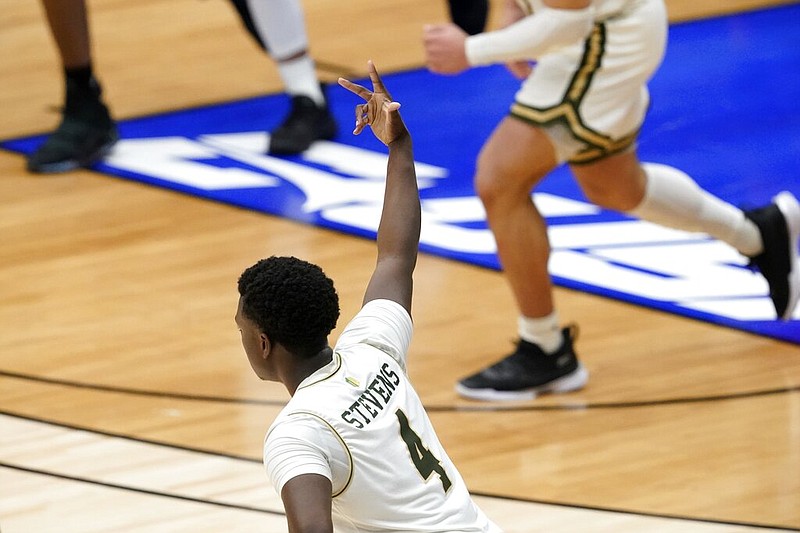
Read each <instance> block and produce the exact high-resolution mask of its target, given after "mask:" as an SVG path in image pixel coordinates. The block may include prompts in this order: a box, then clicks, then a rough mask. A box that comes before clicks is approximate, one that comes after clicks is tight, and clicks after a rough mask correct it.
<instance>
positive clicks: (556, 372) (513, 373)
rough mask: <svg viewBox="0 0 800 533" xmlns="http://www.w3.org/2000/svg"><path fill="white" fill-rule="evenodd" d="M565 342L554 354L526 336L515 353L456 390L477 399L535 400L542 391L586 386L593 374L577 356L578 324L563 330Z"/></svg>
mask: <svg viewBox="0 0 800 533" xmlns="http://www.w3.org/2000/svg"><path fill="white" fill-rule="evenodd" d="M561 334H562V336H563V337H564V342H563V343H562V344H561V348H559V349H558V351H557V352H556V353H554V354H550V355H547V354H545V353H544V352H543V351H542V349H541V348H539V346H537V345H536V344H531V343H530V342H526V341H524V340H522V339H520V340H519V342H518V343H517V348H516V350H515V351H514V353H512V354H511V355H508V356H507V357H505V358H504V359H501V360H500V361H498V362H497V363H495V364H493V365H492V366H490V367H488V368H485V369H484V370H481V371H480V372H478V373H477V374H473V375H471V376H469V377H467V378H464V379H462V380H461V381H459V382H458V383H457V384H456V392H458V394H460V395H461V396H464V397H465V398H471V399H473V400H487V401H494V400H532V399H534V398H536V396H537V394H539V393H542V392H569V391H574V390H578V389H581V388H583V386H584V385H586V381H587V380H588V379H589V373H588V372H587V371H586V369H584V368H583V365H581V363H580V361H578V359H577V357H576V356H575V350H574V349H573V342H574V340H575V338H576V337H577V328H576V327H575V326H572V327H567V328H564V329H563V330H561Z"/></svg>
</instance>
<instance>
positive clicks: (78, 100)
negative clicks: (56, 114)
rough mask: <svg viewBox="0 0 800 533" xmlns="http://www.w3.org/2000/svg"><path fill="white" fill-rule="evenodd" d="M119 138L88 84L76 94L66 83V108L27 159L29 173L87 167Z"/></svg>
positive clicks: (96, 91) (95, 89)
mask: <svg viewBox="0 0 800 533" xmlns="http://www.w3.org/2000/svg"><path fill="white" fill-rule="evenodd" d="M118 139H119V134H118V132H117V126H116V124H115V123H114V120H113V119H112V118H111V115H110V114H109V112H108V108H107V107H106V106H105V104H103V102H102V100H101V99H100V87H99V86H98V85H97V83H96V82H94V81H92V88H91V90H90V91H89V92H88V93H83V94H78V91H77V89H75V87H74V86H73V84H72V82H70V81H68V82H67V97H66V105H65V106H64V112H63V116H62V119H61V123H60V124H59V126H58V128H56V130H55V131H54V132H53V133H52V134H50V136H49V137H48V138H47V139H46V140H45V141H44V143H42V145H41V146H39V148H37V149H36V151H35V152H33V153H32V154H31V155H29V156H28V160H27V167H28V170H30V171H31V172H36V173H41V174H51V173H58V172H68V171H70V170H73V169H75V168H78V167H86V166H89V165H91V164H93V163H95V162H96V161H98V160H100V159H102V158H103V156H105V155H106V154H107V153H108V152H109V151H110V150H111V147H112V146H114V143H116V142H117V140H118Z"/></svg>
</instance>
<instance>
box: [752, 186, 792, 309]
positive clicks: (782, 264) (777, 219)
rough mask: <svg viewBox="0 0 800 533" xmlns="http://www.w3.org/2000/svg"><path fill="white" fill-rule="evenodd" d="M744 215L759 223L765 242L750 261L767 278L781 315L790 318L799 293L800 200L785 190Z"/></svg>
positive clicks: (770, 292) (762, 238)
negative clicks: (762, 247) (799, 202)
mask: <svg viewBox="0 0 800 533" xmlns="http://www.w3.org/2000/svg"><path fill="white" fill-rule="evenodd" d="M745 216H746V217H747V218H749V219H750V220H752V221H753V223H755V225H756V226H758V230H759V232H761V240H762V242H763V244H764V251H763V252H761V253H760V254H759V255H757V256H755V257H751V258H750V265H751V266H753V267H756V268H758V271H759V272H761V275H763V276H764V278H766V280H767V283H768V284H769V296H770V298H772V303H773V304H774V305H775V312H776V313H777V314H778V318H779V319H782V320H789V319H790V318H792V314H793V313H794V309H795V307H796V306H797V301H798V297H800V272H798V269H797V255H798V246H797V240H798V237H800V204H798V202H797V199H796V198H795V197H794V196H793V195H792V194H791V193H789V192H786V191H784V192H782V193H780V194H778V195H777V196H775V198H773V203H771V204H770V205H768V206H765V207H761V208H758V209H753V210H751V211H745Z"/></svg>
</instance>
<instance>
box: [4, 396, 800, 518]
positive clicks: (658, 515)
mask: <svg viewBox="0 0 800 533" xmlns="http://www.w3.org/2000/svg"><path fill="white" fill-rule="evenodd" d="M0 415H5V416H8V417H11V418H18V419H22V420H29V421H31V422H37V423H41V424H47V425H51V426H57V427H62V428H65V429H71V430H74V431H82V432H85V433H92V434H96V435H103V436H107V437H113V438H118V439H124V440H128V441H132V442H140V443H143V444H150V445H154V446H162V447H165V448H171V449H176V450H183V451H188V452H193V453H199V454H204V455H211V456H217V457H225V458H229V459H236V460H241V461H247V462H251V463H261V459H254V458H251V457H245V456H239V455H233V454H226V453H221V452H216V451H211V450H204V449H201V448H192V447H189V446H181V445H176V444H171V443H168V442H163V441H157V440H150V439H143V438H140V437H133V436H130V435H125V434H119V433H112V432H110V431H100V430H95V429H91V428H88V427H85V426H78V425H74V424H66V423H63V422H58V421H54V420H47V419H44V418H38V417H33V416H27V415H22V414H18V413H13V412H10V411H6V410H4V409H0ZM2 467H4V468H10V469H14V470H20V471H24V472H30V473H33V474H40V475H45V476H51V477H55V478H60V479H67V480H71V481H77V482H81V483H90V484H94V485H101V486H105V487H110V488H114V489H120V490H127V491H132V492H141V493H144V494H150V495H154V496H162V497H165V498H175V499H181V500H187V501H193V502H197V503H207V504H209V505H217V506H221V507H229V508H233V509H241V510H245V511H254V512H260V513H268V514H273V515H279V516H283V515H284V513H282V512H279V511H272V510H269V509H262V508H259V507H249V506H243V505H237V504H228V503H224V502H218V501H215V500H204V499H201V498H193V497H189V496H181V495H178V494H171V493H167V492H158V491H151V490H147V489H139V488H136V487H128V486H125V485H119V484H115V483H107V482H103V481H97V480H93V479H89V478H83V477H78V476H68V475H64V474H59V473H57V472H50V471H46V470H38V469H33V468H28V467H24V466H19V465H13V464H10V463H6V462H4V461H2V460H0V468H2ZM470 494H472V495H473V496H479V497H483V498H493V499H497V500H503V501H513V502H519V503H532V504H541V505H552V506H555V507H563V508H567V509H583V510H588V511H599V512H606V513H617V514H624V515H628V516H642V517H649V518H661V519H669V520H681V521H686V522H699V523H706V524H719V525H726V526H741V527H751V528H756V529H767V530H777V531H800V528H795V527H792V526H783V525H771V524H762V523H757V522H740V521H726V520H715V519H710V518H694V517H690V516H683V515H672V514H662V513H651V512H646V511H631V510H627V509H617V508H613V507H600V506H592V505H581V504H571V503H566V502H554V501H548V500H538V499H532V498H531V499H528V498H519V497H513V496H502V495H496V494H490V493H486V492H473V491H470Z"/></svg>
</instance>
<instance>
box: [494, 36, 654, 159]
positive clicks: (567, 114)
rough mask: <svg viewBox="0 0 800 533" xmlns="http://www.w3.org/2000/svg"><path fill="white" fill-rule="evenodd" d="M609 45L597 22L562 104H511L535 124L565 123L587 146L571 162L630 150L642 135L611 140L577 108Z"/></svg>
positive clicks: (514, 114) (515, 113)
mask: <svg viewBox="0 0 800 533" xmlns="http://www.w3.org/2000/svg"><path fill="white" fill-rule="evenodd" d="M605 45H606V26H605V24H604V23H602V22H598V23H597V24H595V25H594V28H593V29H592V33H591V34H589V37H588V38H587V39H586V42H585V45H584V51H583V57H582V58H581V63H580V65H579V66H578V68H577V70H576V71H575V74H574V75H573V76H572V80H570V83H569V86H568V88H567V91H566V94H565V95H564V99H563V100H562V101H561V103H559V104H557V105H554V106H551V107H546V108H538V107H532V106H527V105H524V104H520V103H519V102H515V103H514V104H513V105H512V106H511V112H510V113H511V116H512V117H514V118H517V119H519V120H522V121H524V122H527V123H529V124H533V125H535V126H548V125H551V124H555V123H559V122H560V123H562V124H564V125H565V126H566V127H567V128H568V129H569V131H570V132H571V133H572V135H573V136H574V137H575V138H576V139H578V140H580V141H583V142H585V143H586V144H587V145H588V146H586V148H584V149H582V150H581V151H579V152H578V153H577V154H575V155H574V156H572V157H571V158H570V159H569V160H568V162H569V163H572V164H585V163H591V162H593V161H597V160H598V159H602V158H604V157H606V156H609V155H611V154H615V153H619V152H622V151H624V150H626V149H628V148H629V147H630V146H631V145H632V144H633V143H634V141H635V140H636V137H637V136H638V135H639V130H638V128H637V129H636V131H634V132H633V133H630V134H628V135H626V136H624V137H622V138H620V139H612V138H611V137H609V136H608V135H605V134H603V133H600V132H598V131H595V130H593V129H592V128H590V127H589V126H587V125H586V124H584V123H583V120H581V116H580V113H579V111H578V109H579V108H580V105H581V102H582V101H583V99H584V97H585V96H586V93H587V92H588V90H589V86H590V84H591V82H592V78H593V77H594V75H595V73H597V71H598V70H599V69H600V66H601V64H602V58H603V53H604V52H605Z"/></svg>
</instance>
